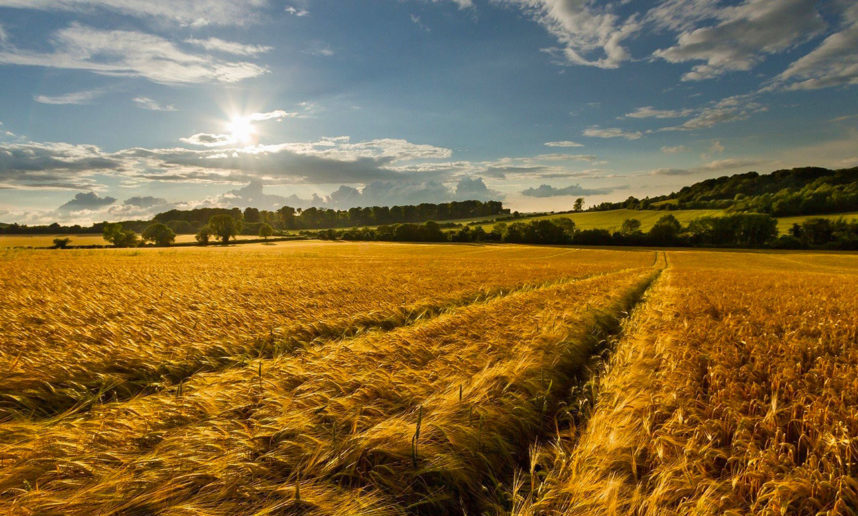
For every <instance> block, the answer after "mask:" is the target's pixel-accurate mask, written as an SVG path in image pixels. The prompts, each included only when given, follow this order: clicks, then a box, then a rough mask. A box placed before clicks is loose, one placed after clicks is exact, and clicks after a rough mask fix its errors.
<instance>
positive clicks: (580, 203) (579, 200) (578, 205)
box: [572, 197, 584, 211]
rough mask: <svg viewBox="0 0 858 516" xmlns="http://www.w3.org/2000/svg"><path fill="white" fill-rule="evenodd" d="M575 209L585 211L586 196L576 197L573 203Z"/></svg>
mask: <svg viewBox="0 0 858 516" xmlns="http://www.w3.org/2000/svg"><path fill="white" fill-rule="evenodd" d="M572 206H573V208H572V209H574V210H575V211H584V198H583V197H579V198H577V199H575V204H573V205H572Z"/></svg>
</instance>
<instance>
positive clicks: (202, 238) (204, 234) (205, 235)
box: [194, 224, 212, 245]
mask: <svg viewBox="0 0 858 516" xmlns="http://www.w3.org/2000/svg"><path fill="white" fill-rule="evenodd" d="M211 234H212V230H211V228H210V227H209V226H208V224H206V225H205V226H203V227H201V228H200V230H199V231H197V235H196V236H195V237H194V238H196V239H197V242H198V243H200V244H201V245H208V243H209V238H210V237H211Z"/></svg>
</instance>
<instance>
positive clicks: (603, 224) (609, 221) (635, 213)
mask: <svg viewBox="0 0 858 516" xmlns="http://www.w3.org/2000/svg"><path fill="white" fill-rule="evenodd" d="M665 215H673V216H674V217H676V219H677V220H678V221H679V222H680V223H681V224H682V225H687V224H688V223H689V222H691V221H692V220H694V219H696V218H699V217H721V216H724V215H727V212H726V211H724V210H670V211H664V210H629V209H618V210H606V211H586V212H582V213H557V214H552V215H540V216H536V217H522V218H521V219H517V221H524V222H528V221H531V220H544V219H547V220H554V219H557V218H561V217H565V218H568V219H571V220H572V221H573V222H575V225H576V226H577V227H578V228H580V229H606V230H608V231H611V232H613V231H619V230H620V227H621V226H622V225H623V221H625V220H626V219H637V220H639V221H640V222H641V230H642V231H649V230H650V229H651V228H652V226H653V225H654V224H655V223H656V222H657V221H658V219H660V218H661V217H664V216H665ZM817 217H820V218H826V219H832V220H836V219H838V218H843V219H846V220H853V219H858V213H834V214H823V215H799V216H793V217H777V221H778V231H779V232H780V233H781V234H786V233H787V232H788V231H789V229H790V228H791V227H792V225H793V224H800V223H802V222H803V221H805V220H807V219H809V218H817ZM493 225H494V223H493V222H492V223H486V224H483V225H481V227H482V228H483V229H484V230H486V231H491V229H492V226H493ZM0 241H2V240H0Z"/></svg>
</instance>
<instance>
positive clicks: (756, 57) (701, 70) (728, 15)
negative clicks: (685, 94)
mask: <svg viewBox="0 0 858 516" xmlns="http://www.w3.org/2000/svg"><path fill="white" fill-rule="evenodd" d="M816 4H817V2H816V1H815V0H746V1H745V2H743V3H741V4H739V5H736V6H730V7H724V8H722V9H721V11H720V12H719V13H718V14H717V16H718V18H719V19H720V20H721V21H720V23H718V24H717V25H715V26H711V27H702V28H697V29H694V30H687V31H685V32H683V33H682V34H680V36H679V38H678V40H677V44H676V45H674V46H672V47H670V48H667V49H663V50H658V51H656V52H655V53H654V55H655V56H656V57H660V58H662V59H664V60H666V61H668V62H671V63H682V62H688V61H705V62H706V63H705V64H698V65H695V66H694V67H693V68H692V70H691V71H690V72H688V73H686V74H685V75H684V76H683V78H682V80H684V81H698V80H703V79H711V78H713V77H718V76H720V75H723V74H724V73H726V72H729V71H747V70H750V69H751V68H753V67H754V66H756V65H757V64H758V63H759V62H760V61H762V60H763V58H764V56H765V55H766V54H773V53H777V52H782V51H784V50H786V49H788V48H790V47H792V46H793V45H795V44H798V43H800V42H802V41H806V40H807V39H809V38H810V37H812V36H814V35H816V34H818V33H819V32H820V31H822V30H823V29H824V28H825V22H824V21H823V19H822V17H821V16H820V15H819V13H818V12H817V10H816Z"/></svg>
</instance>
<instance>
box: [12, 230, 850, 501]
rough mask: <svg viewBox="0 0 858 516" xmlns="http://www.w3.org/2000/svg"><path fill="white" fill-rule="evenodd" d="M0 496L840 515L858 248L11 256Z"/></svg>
mask: <svg viewBox="0 0 858 516" xmlns="http://www.w3.org/2000/svg"><path fill="white" fill-rule="evenodd" d="M0 264H2V267H0V282H2V283H3V285H4V287H6V290H5V292H4V293H5V294H6V295H5V296H3V297H0V315H2V316H3V318H4V327H3V332H0V368H2V370H3V371H4V382H3V384H2V385H0V392H2V396H3V398H2V399H3V404H2V405H0V410H2V411H3V416H2V417H0V513H9V514H361V515H388V514H390V515H405V514H464V513H467V514H507V513H511V514H517V515H522V516H523V515H536V514H540V515H542V514H546V515H555V514H556V515H560V514H564V515H565V514H570V515H575V514H581V515H584V514H588V515H589V514H595V515H599V514H604V515H608V514H849V511H850V510H852V509H853V508H854V507H856V506H858V484H856V483H855V481H854V478H855V477H856V476H858V461H857V460H856V457H858V440H856V438H855V435H858V413H856V411H855V410H854V407H855V406H858V388H856V385H855V378H856V377H858V351H856V347H855V342H856V341H855V336H856V331H858V319H856V317H855V314H856V313H858V296H856V295H855V294H856V287H858V256H856V255H854V254H837V253H812V252H735V251H701V250H677V251H666V252H663V251H653V250H595V249H589V250H576V249H569V248H557V247H530V246H503V245H490V246H481V245H408V244H384V243H322V242H292V243H281V244H279V245H277V246H262V245H259V246H256V245H249V246H236V247H231V248H185V249H137V250H131V251H122V250H89V251H87V250H72V251H68V252H62V253H58V252H52V251H34V250H21V249H18V250H8V251H2V252H0Z"/></svg>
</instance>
